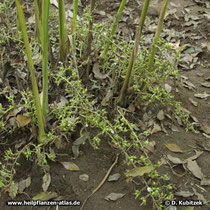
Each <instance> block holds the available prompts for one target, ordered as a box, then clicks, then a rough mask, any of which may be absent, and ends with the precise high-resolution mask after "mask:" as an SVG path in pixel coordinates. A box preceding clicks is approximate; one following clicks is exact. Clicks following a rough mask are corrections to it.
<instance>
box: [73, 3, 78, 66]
mask: <svg viewBox="0 0 210 210" xmlns="http://www.w3.org/2000/svg"><path fill="white" fill-rule="evenodd" d="M77 12H78V0H74V10H73V24H72V34H73V38H72V39H73V40H72V42H73V43H72V45H73V46H72V51H73V58H74V65H75V67H77V62H76V30H77Z"/></svg>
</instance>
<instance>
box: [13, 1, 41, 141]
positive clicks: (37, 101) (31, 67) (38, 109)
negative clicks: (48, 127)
mask: <svg viewBox="0 0 210 210" xmlns="http://www.w3.org/2000/svg"><path fill="white" fill-rule="evenodd" d="M15 2H16V5H17V12H18V17H19V22H20V25H21V30H22V33H23V40H24V44H25V47H26V54H27V58H28V67H29V71H30V76H31V83H32V89H33V95H34V101H35V106H36V113H37V119H38V126H39V139H38V140H39V143H43V142H44V137H45V130H44V123H43V118H42V110H41V104H40V98H39V91H38V86H37V82H36V78H35V75H34V64H33V60H32V53H31V49H30V45H29V40H28V35H27V31H26V24H25V17H24V14H23V7H22V4H21V0H15Z"/></svg>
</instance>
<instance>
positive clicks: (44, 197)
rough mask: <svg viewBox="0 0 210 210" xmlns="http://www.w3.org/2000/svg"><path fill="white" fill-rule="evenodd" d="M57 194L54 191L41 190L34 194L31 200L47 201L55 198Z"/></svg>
mask: <svg viewBox="0 0 210 210" xmlns="http://www.w3.org/2000/svg"><path fill="white" fill-rule="evenodd" d="M57 196H58V194H57V193H56V192H42V193H39V194H37V195H36V196H34V197H33V198H32V200H41V201H48V200H50V199H53V198H56V197H57Z"/></svg>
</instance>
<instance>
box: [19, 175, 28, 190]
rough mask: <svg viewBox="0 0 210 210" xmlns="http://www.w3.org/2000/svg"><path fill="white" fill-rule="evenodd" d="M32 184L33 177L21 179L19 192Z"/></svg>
mask: <svg viewBox="0 0 210 210" xmlns="http://www.w3.org/2000/svg"><path fill="white" fill-rule="evenodd" d="M30 184H31V177H28V178H27V179H24V180H21V181H20V182H19V183H18V192H19V193H23V191H24V190H25V188H27V187H29V186H30Z"/></svg>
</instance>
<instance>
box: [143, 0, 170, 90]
mask: <svg viewBox="0 0 210 210" xmlns="http://www.w3.org/2000/svg"><path fill="white" fill-rule="evenodd" d="M167 6H168V0H164V1H163V4H162V7H161V11H160V16H159V20H158V26H157V29H156V32H155V37H154V40H153V44H152V48H151V53H150V57H149V61H148V64H147V72H148V73H149V74H150V72H151V71H152V69H153V66H154V60H155V53H156V49H157V44H158V41H159V38H160V33H161V31H162V28H163V22H164V19H165V14H166V10H167ZM146 88H147V81H146V80H145V81H144V82H143V85H142V87H141V89H142V90H143V91H146Z"/></svg>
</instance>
